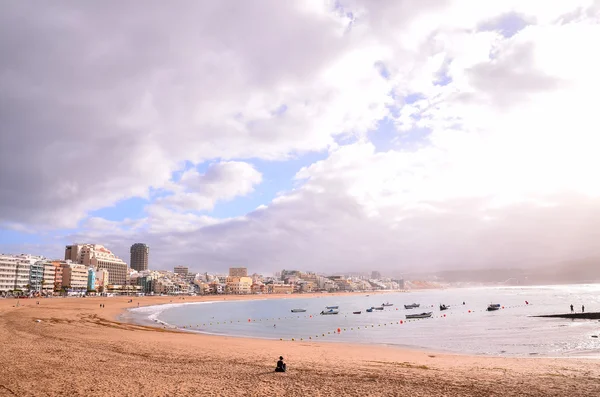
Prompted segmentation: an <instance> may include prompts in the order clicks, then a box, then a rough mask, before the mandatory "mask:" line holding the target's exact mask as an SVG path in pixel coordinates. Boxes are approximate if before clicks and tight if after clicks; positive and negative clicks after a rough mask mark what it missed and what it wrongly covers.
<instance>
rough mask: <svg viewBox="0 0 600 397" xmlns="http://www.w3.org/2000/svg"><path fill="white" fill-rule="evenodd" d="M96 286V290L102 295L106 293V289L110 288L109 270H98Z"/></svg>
mask: <svg viewBox="0 0 600 397" xmlns="http://www.w3.org/2000/svg"><path fill="white" fill-rule="evenodd" d="M95 282H96V284H95V286H94V289H95V290H96V291H98V292H100V293H104V292H106V287H107V286H108V270H106V269H96V280H95Z"/></svg>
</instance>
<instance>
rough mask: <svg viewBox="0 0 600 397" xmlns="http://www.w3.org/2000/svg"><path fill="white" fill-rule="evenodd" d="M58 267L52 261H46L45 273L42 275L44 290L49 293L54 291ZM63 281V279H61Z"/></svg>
mask: <svg viewBox="0 0 600 397" xmlns="http://www.w3.org/2000/svg"><path fill="white" fill-rule="evenodd" d="M55 274H56V267H55V266H54V265H53V264H52V262H44V273H43V276H42V292H43V293H45V294H47V293H50V292H53V291H54V278H55ZM61 283H62V280H61Z"/></svg>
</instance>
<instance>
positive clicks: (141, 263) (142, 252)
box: [129, 243, 150, 272]
mask: <svg viewBox="0 0 600 397" xmlns="http://www.w3.org/2000/svg"><path fill="white" fill-rule="evenodd" d="M129 253H130V254H131V257H130V260H129V266H130V267H131V268H132V269H134V270H137V271H138V272H143V271H144V270H148V254H149V253H150V247H148V245H146V244H144V243H135V244H133V245H132V246H131V248H130V249H129Z"/></svg>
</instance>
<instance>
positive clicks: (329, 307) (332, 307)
mask: <svg viewBox="0 0 600 397" xmlns="http://www.w3.org/2000/svg"><path fill="white" fill-rule="evenodd" d="M339 308H340V307H339V306H325V309H339Z"/></svg>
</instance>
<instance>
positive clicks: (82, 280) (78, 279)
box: [61, 263, 88, 292]
mask: <svg viewBox="0 0 600 397" xmlns="http://www.w3.org/2000/svg"><path fill="white" fill-rule="evenodd" d="M61 267H62V269H63V274H62V287H63V288H64V289H65V290H67V291H70V292H85V291H86V290H87V286H88V268H87V267H86V266H84V265H80V264H78V263H66V264H63V265H62V266H61Z"/></svg>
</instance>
